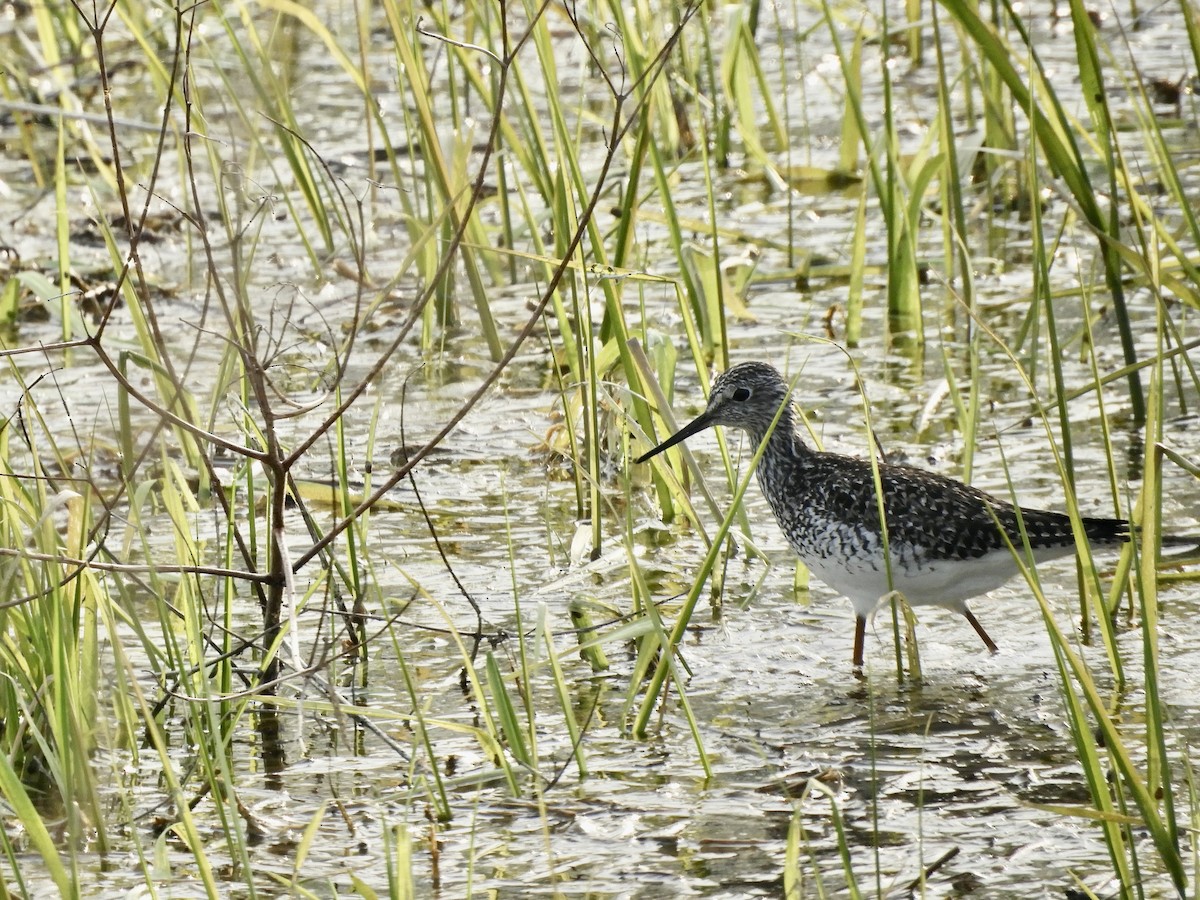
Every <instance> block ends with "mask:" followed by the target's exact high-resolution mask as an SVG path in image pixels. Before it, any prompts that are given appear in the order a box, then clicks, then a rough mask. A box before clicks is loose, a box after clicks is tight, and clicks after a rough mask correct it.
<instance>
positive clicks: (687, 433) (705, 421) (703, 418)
mask: <svg viewBox="0 0 1200 900" xmlns="http://www.w3.org/2000/svg"><path fill="white" fill-rule="evenodd" d="M711 424H712V420H711V419H709V417H708V413H706V412H705V413H701V414H700V415H698V416H696V418H694V419H692V421H691V422H689V423H688V424H686V425H684V426H683V427H682V428H680V429H679V430H678V431H677V432H675V433H674V434H673V435H671V436H670V437H669V438H667V439H666V440H665V441H663V442H662V443H661V444H659V445H658V446H657V447H655V448H654V449H653V450H651V451H650V452H649V453H643V454H642V455H641V456H639V457H638V458H637V459H636V460H634V462H639V463H644V462H645V461H646V460H648V459H649V458H650V457H652V456H658V454H660V453H662V452H663V451H664V450H669V449H671V448H672V447H674V446H675V445H676V444H678V443H681V442H683V441H686V440H687V439H688V438H690V437H691V436H692V435H693V434H695V433H696V432H698V431H703V430H704V429H705V428H707V427H708V426H710V425H711Z"/></svg>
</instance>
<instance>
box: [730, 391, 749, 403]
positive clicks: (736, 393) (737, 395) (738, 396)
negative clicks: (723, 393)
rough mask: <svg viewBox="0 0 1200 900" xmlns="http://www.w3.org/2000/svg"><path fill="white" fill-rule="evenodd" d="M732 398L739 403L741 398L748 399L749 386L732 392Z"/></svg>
mask: <svg viewBox="0 0 1200 900" xmlns="http://www.w3.org/2000/svg"><path fill="white" fill-rule="evenodd" d="M733 399H734V400H737V401H738V402H739V403H740V402H741V401H743V400H749V399H750V389H749V388H738V389H737V390H736V391H734V392H733Z"/></svg>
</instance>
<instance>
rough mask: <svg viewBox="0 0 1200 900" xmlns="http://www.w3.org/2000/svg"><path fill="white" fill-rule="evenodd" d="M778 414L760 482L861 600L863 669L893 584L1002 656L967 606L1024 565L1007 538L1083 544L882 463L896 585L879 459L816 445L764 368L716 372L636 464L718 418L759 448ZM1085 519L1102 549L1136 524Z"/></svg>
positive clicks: (1042, 556)
mask: <svg viewBox="0 0 1200 900" xmlns="http://www.w3.org/2000/svg"><path fill="white" fill-rule="evenodd" d="M777 413H778V415H779V420H778V422H777V423H776V426H775V429H774V431H771V436H770V438H769V440H770V443H769V444H768V445H767V447H766V448H765V449H764V451H763V454H762V457H761V459H760V461H759V464H758V471H757V475H758V483H759V486H760V487H761V488H762V492H763V494H764V495H765V496H766V498H767V502H768V503H770V505H771V509H772V510H773V511H774V513H775V518H776V520H778V522H779V527H780V528H781V529H783V533H784V535H786V536H787V540H788V543H789V544H791V546H792V549H793V550H795V551H796V553H797V554H799V556H800V558H801V559H802V560H803V561H804V563H805V565H807V566H808V568H809V569H810V570H811V571H812V573H813V574H815V575H816V576H817V577H818V578H820V579H821V580H822V581H823V582H825V583H826V584H827V585H829V586H830V587H832V588H833V589H834V590H836V591H838V592H840V593H842V594H845V595H846V596H847V597H848V598H849V599H850V602H851V603H852V604H853V605H854V615H855V630H854V666H855V668H861V667H862V663H863V638H864V636H865V633H866V625H867V617H868V616H870V615H871V614H872V613H873V612H874V610H875V608H876V607H877V606H878V605H879V603H880V601H881V600H882V598H884V597H885V596H887V595H888V594H889V593H890V592H891V590H892V589H894V590H897V591H900V592H902V593H903V594H904V597H905V599H906V600H907V601H908V603H909V604H911V605H913V606H942V607H945V608H946V609H950V610H953V611H954V612H957V613H959V614H960V615H962V616H963V617H964V618H965V619H966V620H967V621H968V622H970V623H971V627H972V628H974V629H975V632H976V633H977V634H978V635H979V636H980V637H981V638H982V639H983V642H984V644H986V645H987V648H988V649H989V650H991V651H992V652H993V653H994V652H995V651H996V644H995V642H994V641H993V640H992V639H991V637H990V636H989V635H988V633H987V631H985V630H984V628H983V626H982V625H981V624H980V623H979V620H978V619H976V618H975V616H974V615H973V614H972V613H971V610H970V609H969V608H968V607H967V601H968V600H969V599H970V598H971V597H975V596H978V595H979V594H983V593H986V592H988V591H990V590H992V589H993V588H997V587H999V586H1000V585H1002V584H1004V582H1006V581H1008V580H1009V579H1010V578H1011V577H1013V576H1014V575H1015V574H1017V572H1018V571H1019V570H1020V567H1019V566H1018V564H1017V562H1016V560H1015V559H1014V557H1013V552H1012V550H1011V549H1010V548H1009V543H1008V542H1011V543H1012V545H1013V546H1015V547H1016V548H1018V549H1020V548H1022V547H1023V546H1024V539H1023V538H1022V534H1021V529H1022V526H1023V527H1024V533H1025V535H1026V536H1027V537H1028V542H1029V547H1030V549H1031V550H1032V552H1033V556H1034V558H1035V559H1036V560H1038V561H1041V560H1047V559H1054V558H1055V557H1059V556H1066V555H1068V554H1070V553H1073V552H1074V550H1075V538H1074V535H1073V534H1072V532H1071V521H1070V519H1069V518H1068V517H1067V516H1066V515H1065V514H1063V513H1057V512H1046V511H1042V510H1032V509H1023V508H1020V509H1019V508H1018V507H1016V506H1014V505H1013V504H1011V503H1007V502H1005V501H1004V500H1000V499H998V498H996V497H993V496H991V495H990V494H987V493H985V492H983V491H981V490H979V489H978V488H974V487H971V486H970V485H966V484H963V483H961V482H959V481H955V480H954V479H952V478H947V477H945V476H943V475H938V474H937V473H935V472H928V471H925V470H923V469H916V468H913V467H911V466H899V465H889V464H887V463H882V462H881V463H880V464H879V480H880V484H882V486H883V496H884V502H883V506H884V510H885V516H886V521H887V546H888V550H889V555H890V557H891V585H890V586H889V583H888V571H887V570H888V567H887V564H886V563H885V561H884V553H883V547H884V541H883V534H882V529H881V528H880V526H879V504H878V501H877V499H876V493H875V477H874V475H873V474H872V471H871V463H870V460H866V459H856V458H853V457H849V456H841V455H839V454H836V453H820V452H817V451H815V450H812V449H811V448H809V446H808V445H807V444H806V443H805V442H804V440H803V439H802V438H801V437H800V433H799V432H798V430H797V427H796V426H797V417H796V412H795V410H794V409H793V407H792V405H791V400H790V397H789V391H788V386H787V384H786V382H784V380H783V377H782V376H781V375H780V374H779V372H777V371H776V370H775V369H774V368H773V367H772V366H769V365H767V364H766V363H760V362H749V363H741V364H740V365H736V366H734V367H733V368H731V369H730V370H729V371H728V372H725V373H724V374H722V375H721V376H719V377H718V378H717V379H716V381H715V382H714V383H713V388H712V394H711V395H710V396H709V399H708V407H707V408H706V409H705V410H704V412H703V413H701V414H700V415H699V416H697V417H696V419H694V420H693V421H692V422H691V423H689V424H688V425H686V426H684V427H683V428H681V429H680V430H679V431H678V432H677V433H676V434H674V435H672V436H671V437H670V438H668V439H667V440H665V441H663V443H661V444H659V445H658V446H657V447H655V448H654V449H653V450H651V451H650V452H649V453H646V454H643V455H642V456H641V457H639V458H638V460H637V461H638V462H639V463H641V462H645V461H646V460H648V459H650V457H652V456H654V455H656V454H658V453H661V452H663V451H664V450H666V449H667V448H668V447H673V446H675V445H676V444H678V443H679V442H680V441H683V440H686V439H687V438H689V437H691V436H692V435H694V434H696V433H697V432H698V431H702V430H703V429H705V428H709V427H710V426H713V425H726V426H728V427H731V428H740V429H741V430H743V431H745V432H746V433H747V434H748V435H749V436H750V440H751V442H752V443H753V444H754V446H755V447H756V448H757V447H758V446H759V445H760V444H761V443H762V442H763V440H766V439H767V433H768V431H770V430H771V423H772V422H774V421H775V417H776V414H777ZM1082 524H1083V530H1084V533H1085V534H1086V535H1087V538H1088V540H1089V541H1090V542H1091V543H1092V544H1093V545H1095V546H1097V547H1104V546H1113V545H1119V544H1121V543H1122V542H1124V541H1128V540H1129V524H1128V523H1127V522H1126V521H1125V520H1123V519H1108V518H1094V517H1086V516H1085V517H1084V518H1083V519H1082ZM1006 537H1007V541H1006ZM1191 540H1192V539H1190V538H1178V539H1173V540H1171V542H1172V543H1180V544H1182V543H1187V542H1190V541H1191Z"/></svg>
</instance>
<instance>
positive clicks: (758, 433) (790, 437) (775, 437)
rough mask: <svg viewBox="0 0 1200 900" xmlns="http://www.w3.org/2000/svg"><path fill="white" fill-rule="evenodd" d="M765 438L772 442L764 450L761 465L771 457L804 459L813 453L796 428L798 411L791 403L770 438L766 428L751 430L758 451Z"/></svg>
mask: <svg viewBox="0 0 1200 900" xmlns="http://www.w3.org/2000/svg"><path fill="white" fill-rule="evenodd" d="M764 440H769V441H770V443H769V444H768V446H767V448H766V449H765V450H764V451H763V455H762V459H761V461H760V463H759V464H760V465H762V464H763V463H765V462H766V461H767V460H768V459H769V458H771V459H779V458H786V459H795V460H804V459H807V458H808V457H809V456H810V455H811V454H812V451H811V450H809V448H808V444H806V443H804V439H803V438H802V437H800V433H799V432H798V431H797V430H796V411H795V409H793V408H792V407H791V406H790V405H789V406H788V408H787V409H785V410H784V411H783V412H782V413H781V414H780V416H779V421H778V422H776V423H775V429H774V430H773V431H771V434H770V437H769V438H768V437H767V430H766V429H765V428H764V429H761V430H752V431H751V432H750V442H751V443H752V444H753V446H754V449H755V450H756V451H757V450H758V448H759V447H760V446H761V445H762V442H763V441H764Z"/></svg>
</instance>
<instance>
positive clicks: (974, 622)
mask: <svg viewBox="0 0 1200 900" xmlns="http://www.w3.org/2000/svg"><path fill="white" fill-rule="evenodd" d="M962 614H963V618H964V619H966V620H967V621H968V622H970V623H971V627H972V628H974V629H975V633H976V634H977V635H979V636H980V637H981V638H983V642H984V643H985V644H987V648H988V649H989V650H991V651H992V652H993V653H995V652H997V651H998V650H999V649H1000V648H998V647H997V646H996V642H995V641H993V640H992V639H991V637H990V636H989V635H988V633H987V632H986V631H984V630H983V626H982V625H980V624H979V620H978V619H977V618H975V614H974V613H972V612H971V611H970V610H969V609H966V608H964V609H963V611H962Z"/></svg>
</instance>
